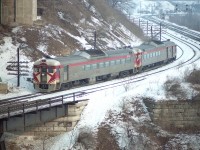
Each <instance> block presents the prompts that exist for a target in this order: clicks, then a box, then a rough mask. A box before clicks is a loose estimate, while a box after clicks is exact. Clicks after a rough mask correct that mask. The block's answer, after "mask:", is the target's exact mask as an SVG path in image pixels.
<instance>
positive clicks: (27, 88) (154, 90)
mask: <svg viewBox="0 0 200 150" xmlns="http://www.w3.org/2000/svg"><path fill="white" fill-rule="evenodd" d="M142 8H143V7H142ZM168 32H171V33H172V34H174V35H176V36H178V37H179V38H182V39H184V40H186V41H187V42H188V43H192V44H194V45H196V46H197V47H199V44H200V43H198V42H196V41H193V40H190V39H188V38H185V37H184V36H182V35H179V34H177V33H174V32H173V31H168ZM163 39H171V40H172V41H174V42H175V43H177V45H178V46H179V47H178V51H177V58H179V57H180V56H181V58H180V59H178V60H176V61H175V62H173V63H171V64H169V65H167V66H163V67H161V68H159V69H156V70H153V71H149V72H145V73H141V74H138V75H136V76H134V77H129V78H136V77H141V76H144V75H148V76H145V77H144V78H143V79H144V80H142V81H139V82H134V83H129V82H128V81H127V82H126V83H124V84H122V85H121V86H118V87H114V88H109V89H105V90H101V91H98V92H95V93H92V94H88V95H86V96H84V97H82V98H88V99H89V103H88V105H87V107H86V108H85V110H84V111H83V113H82V116H81V120H80V121H79V122H78V124H77V126H76V127H75V128H74V130H73V131H71V132H69V133H65V134H62V135H60V136H57V137H55V138H52V139H49V140H47V145H46V146H48V148H49V149H52V150H61V149H62V150H64V149H66V150H68V149H69V148H71V147H72V146H73V144H74V143H75V141H76V138H77V136H78V133H79V129H81V128H83V127H85V126H87V127H89V128H90V129H91V130H93V131H95V130H96V129H97V128H98V126H99V125H100V124H101V122H102V121H105V118H106V116H107V114H108V112H109V111H110V110H112V111H116V112H120V111H121V105H122V102H123V101H124V99H129V98H132V97H135V98H137V97H152V98H153V99H155V100H165V99H166V94H165V90H164V87H163V84H164V82H165V81H166V80H167V79H169V78H175V77H177V78H180V79H181V78H183V76H184V72H185V70H192V69H193V68H194V66H195V67H196V69H199V68H198V67H199V64H200V60H198V61H196V62H195V63H192V64H190V63H189V62H188V63H187V64H186V65H181V66H179V67H175V66H176V65H177V64H180V63H182V62H184V61H186V60H188V59H189V58H191V57H192V55H193V54H194V52H193V50H192V49H191V47H193V48H194V50H195V51H196V56H195V58H199V57H200V51H199V50H198V49H197V48H196V47H194V46H192V45H191V47H189V46H188V45H186V44H184V43H181V42H179V41H177V40H176V39H173V38H171V37H169V36H167V35H163ZM77 40H80V42H81V43H82V41H81V39H78V38H77ZM4 41H5V44H4V45H0V58H1V61H0V62H1V64H0V77H1V78H2V80H3V82H7V83H8V84H9V90H10V92H9V93H8V94H0V99H3V98H7V97H13V96H17V95H23V94H28V93H33V92H35V91H34V89H33V86H32V83H30V82H27V81H26V77H21V86H20V87H16V85H17V77H16V76H11V75H8V71H7V70H6V67H7V65H8V64H7V62H8V61H11V60H12V61H14V60H16V50H17V47H18V46H19V45H14V44H13V41H12V39H11V38H10V37H4ZM135 41H137V39H136V40H135ZM136 44H138V43H136ZM180 48H181V49H183V51H184V53H183V51H182V50H181V49H180ZM182 53H183V55H182ZM195 58H194V59H195ZM20 60H28V59H27V58H26V57H25V56H23V54H22V53H21V55H20ZM29 67H30V68H29V70H30V77H31V69H32V63H30V64H29ZM171 67H174V68H172V69H170V70H166V71H164V72H160V73H156V74H151V73H154V72H158V71H159V70H164V69H166V68H171ZM141 78H142V77H141ZM126 79H128V78H126ZM122 80H125V79H122ZM110 82H116V80H114V81H110ZM100 84H101V85H103V84H109V82H106V83H100ZM100 84H98V85H92V86H94V87H95V86H99V85H100ZM182 86H184V88H186V89H187V90H186V91H187V92H188V93H187V96H188V98H190V97H191V91H190V88H189V85H188V84H184V83H183V84H182ZM87 88H88V87H82V88H78V89H73V90H70V91H68V92H74V91H81V90H84V89H87ZM65 93H66V92H65ZM171 99H176V98H175V97H171ZM134 117H135V120H136V121H137V122H139V121H140V119H142V118H138V117H136V116H134ZM143 117H145V119H147V120H148V119H149V116H148V115H147V116H143ZM115 128H116V130H118V131H119V130H121V128H120V127H119V128H117V127H115ZM136 134H137V133H136ZM177 136H178V137H177V139H178V140H180V141H182V142H183V141H188V139H189V138H196V139H197V137H193V135H192V136H189V135H177ZM173 142H174V141H173V140H172V141H171V143H173ZM119 143H120V146H122V147H123V141H122V140H121V141H119ZM197 145H200V144H197ZM37 148H38V147H37ZM37 148H36V149H37ZM38 149H39V148H38Z"/></svg>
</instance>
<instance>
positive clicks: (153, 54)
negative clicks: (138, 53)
mask: <svg viewBox="0 0 200 150" xmlns="http://www.w3.org/2000/svg"><path fill="white" fill-rule="evenodd" d="M157 56H160V51H158V52H153V53H149V54H145V55H143V57H144V60H145V59H149V58H152V57H157Z"/></svg>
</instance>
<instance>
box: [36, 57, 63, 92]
mask: <svg viewBox="0 0 200 150" xmlns="http://www.w3.org/2000/svg"><path fill="white" fill-rule="evenodd" d="M59 83H60V63H59V62H58V61H56V60H53V59H42V60H38V61H36V62H35V63H34V66H33V84H34V87H35V89H36V90H38V91H40V92H50V91H54V90H56V89H58V88H59V86H60V85H59Z"/></svg>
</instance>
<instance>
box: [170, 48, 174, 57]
mask: <svg viewBox="0 0 200 150" xmlns="http://www.w3.org/2000/svg"><path fill="white" fill-rule="evenodd" d="M173 56H174V46H172V57H171V58H173Z"/></svg>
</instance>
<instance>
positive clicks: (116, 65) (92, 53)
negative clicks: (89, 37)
mask: <svg viewBox="0 0 200 150" xmlns="http://www.w3.org/2000/svg"><path fill="white" fill-rule="evenodd" d="M176 52H177V45H176V44H175V43H174V42H172V41H170V40H166V41H156V40H151V41H148V42H144V43H143V44H141V45H140V46H137V47H124V48H120V49H117V50H106V51H102V50H93V49H91V50H80V51H76V52H74V53H73V54H70V55H68V56H62V57H56V58H45V59H40V60H37V61H36V62H35V63H34V66H33V85H34V88H35V89H36V90H38V91H39V92H52V91H57V90H62V89H69V88H71V87H74V86H76V85H82V84H94V83H96V82H99V81H105V80H109V79H113V78H121V77H125V76H128V75H131V74H135V73H138V72H140V71H142V70H145V69H148V68H151V67H154V66H159V65H163V64H166V63H169V62H171V61H174V60H175V59H176Z"/></svg>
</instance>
